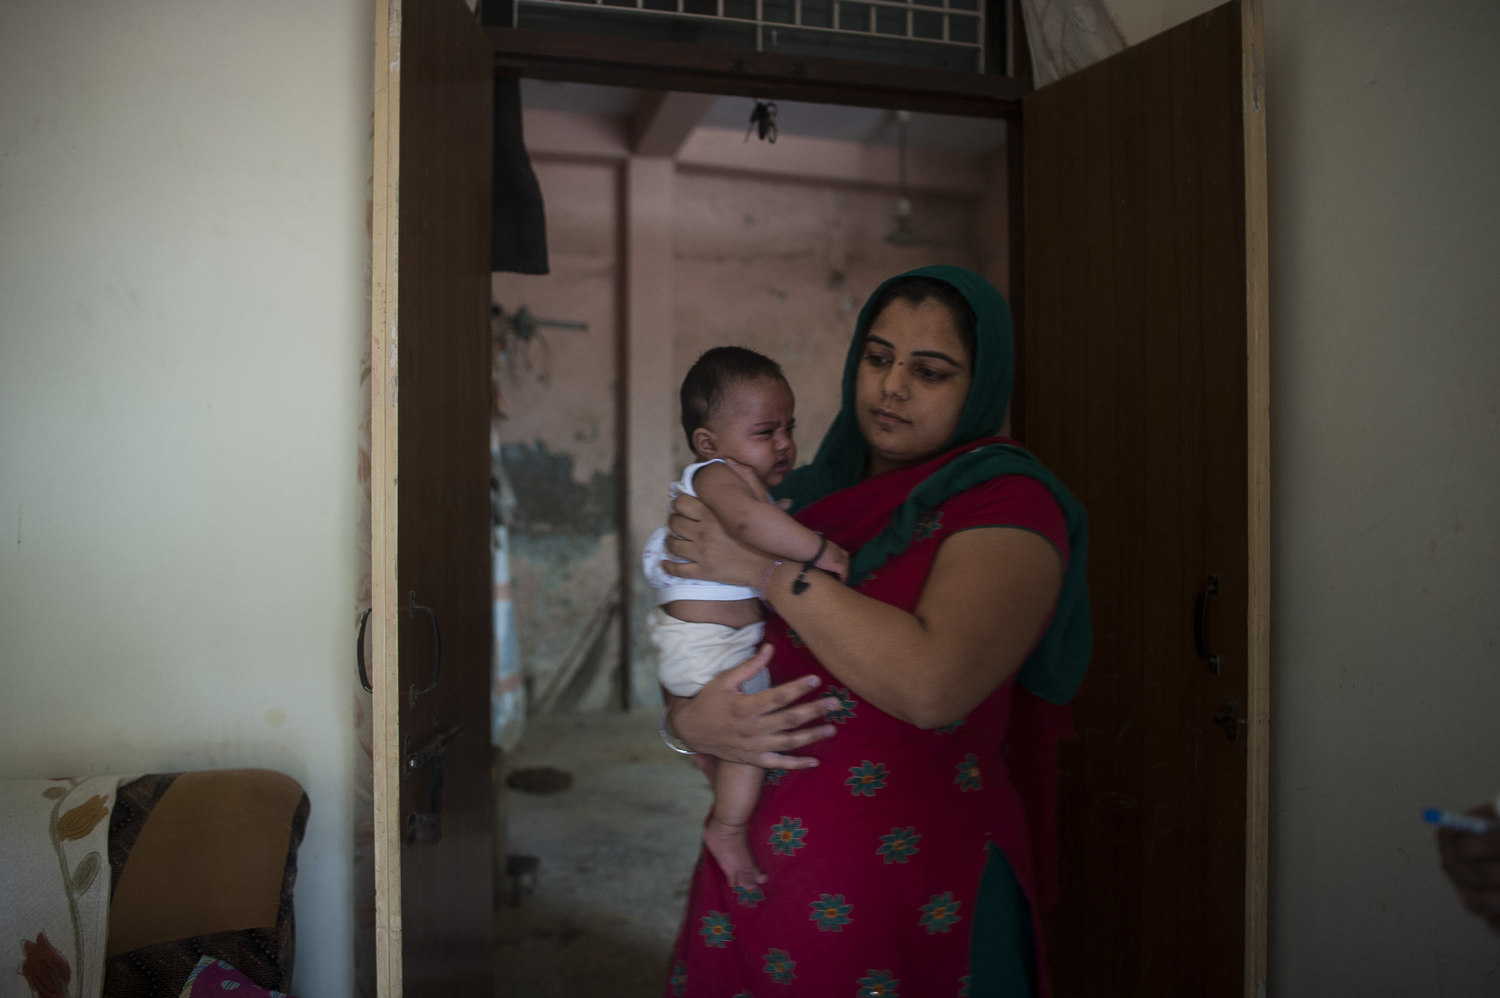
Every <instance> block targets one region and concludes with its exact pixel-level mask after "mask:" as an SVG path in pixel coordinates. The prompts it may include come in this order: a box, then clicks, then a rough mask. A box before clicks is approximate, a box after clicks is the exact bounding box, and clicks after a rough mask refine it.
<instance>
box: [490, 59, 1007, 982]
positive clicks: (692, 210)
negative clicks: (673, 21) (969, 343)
mask: <svg viewBox="0 0 1500 998" xmlns="http://www.w3.org/2000/svg"><path fill="white" fill-rule="evenodd" d="M767 103H772V102H768V101H766V100H756V99H755V98H752V97H746V96H718V95H699V94H685V93H672V92H669V93H662V92H657V91H648V90H643V89H635V88H623V87H605V86H599V85H591V84H580V83H565V82H551V81H540V80H531V79H527V80H523V81H522V104H523V108H524V110H525V138H526V144H527V147H528V150H529V152H530V155H531V159H532V163H533V166H534V169H535V171H536V174H537V177H538V180H539V182H540V185H541V188H542V192H543V198H544V201H545V204H546V210H547V225H548V233H547V239H548V248H549V257H550V271H551V272H550V273H549V274H546V275H519V274H509V273H497V274H495V275H493V278H492V293H493V299H494V301H495V303H496V304H497V306H498V307H499V310H500V313H501V314H502V315H506V316H517V315H520V314H522V310H523V309H524V310H525V314H526V315H529V316H531V317H533V318H534V319H535V320H536V321H535V323H534V325H533V328H532V329H531V330H530V332H529V334H528V335H524V336H523V335H519V333H517V332H514V331H511V330H510V329H509V328H506V329H504V330H501V331H500V335H502V336H503V337H504V339H503V342H502V346H503V347H504V350H503V351H502V356H501V362H500V364H499V365H498V367H497V372H498V373H497V388H498V392H499V396H500V398H502V399H503V412H504V416H503V417H497V419H496V421H495V425H494V439H495V441H496V449H497V451H498V453H499V455H500V461H499V469H498V471H499V477H500V479H501V480H502V483H503V484H502V486H501V489H500V491H501V493H502V494H503V495H505V496H506V497H507V498H506V499H505V502H504V504H503V505H504V509H503V519H504V525H505V528H506V536H507V542H506V548H507V554H508V556H509V579H510V590H509V598H510V600H511V612H512V615H513V618H514V630H515V633H514V637H515V646H516V650H517V653H518V654H519V657H520V659H521V663H522V665H521V668H522V671H523V674H524V676H525V680H524V689H525V691H526V696H525V697H524V698H523V699H524V700H525V701H526V705H525V706H524V707H521V708H517V710H518V711H519V713H518V716H516V717H515V718H513V719H510V720H507V721H506V722H504V723H505V724H508V725H510V726H511V734H509V735H508V736H507V737H506V738H505V739H504V741H506V742H507V743H508V750H507V751H505V752H503V753H502V766H501V768H502V775H501V779H500V780H499V781H498V789H497V793H498V794H499V795H500V799H499V800H498V801H497V826H496V827H497V841H498V842H499V843H502V845H500V846H499V848H498V849H497V866H498V868H499V869H500V870H501V871H502V875H503V876H505V877H506V879H505V880H504V882H503V884H502V889H501V890H500V891H499V897H498V898H497V900H498V902H499V913H498V915H497V925H498V929H499V931H498V937H499V940H500V959H499V961H498V963H499V974H500V977H501V980H502V981H503V982H511V984H512V986H513V987H515V988H518V989H519V990H518V992H517V993H526V994H537V995H545V994H549V993H551V991H549V990H546V989H549V988H555V989H556V993H558V994H563V993H594V991H595V990H599V987H600V983H601V982H600V981H599V980H598V979H597V978H590V979H583V978H571V977H569V975H574V974H583V973H589V974H600V973H602V974H604V975H606V977H607V982H608V984H609V986H610V988H611V993H613V994H622V993H623V994H635V993H637V991H636V990H632V988H636V989H638V990H639V993H641V994H652V995H655V994H659V993H660V989H661V984H662V981H663V980H664V975H665V973H666V962H667V957H668V953H669V949H670V946H671V943H672V937H673V934H674V933H675V930H676V926H677V920H678V919H679V918H680V915H681V907H682V898H683V894H684V892H685V890H686V885H687V882H688V878H689V875H690V873H691V866H692V862H693V857H694V855H695V853H696V851H697V843H698V841H699V840H698V834H699V830H700V828H699V826H700V823H701V820H702V816H703V815H704V814H705V813H706V811H707V808H708V804H709V794H708V788H707V785H706V784H705V782H704V781H703V780H702V778H701V777H700V776H699V775H698V773H697V771H696V770H695V769H694V768H693V767H692V766H691V764H690V763H689V762H688V761H687V760H686V759H685V758H684V757H681V756H676V755H673V754H672V753H670V752H668V751H667V749H666V748H665V747H663V746H662V745H661V744H660V742H659V740H658V738H657V733H656V731H655V727H656V712H657V710H658V709H659V706H660V702H661V701H660V697H659V692H658V689H657V686H656V680H655V673H654V664H655V663H654V656H653V653H652V651H651V649H650V646H649V642H647V641H646V640H645V638H644V636H643V634H642V633H641V629H640V628H639V627H638V626H637V622H638V621H642V620H643V619H644V614H645V610H646V609H647V608H648V604H647V603H646V602H645V600H646V597H645V595H644V594H643V593H642V591H641V585H640V582H639V576H640V549H641V545H642V543H643V542H644V540H645V537H646V536H647V535H648V534H649V533H650V531H651V530H654V529H655V528H656V527H657V526H659V525H660V523H661V521H662V518H663V517H664V516H665V513H666V504H665V495H666V485H667V483H668V482H669V481H670V480H671V479H673V478H675V477H676V474H677V472H679V471H680V469H681V468H682V466H684V465H685V464H687V463H689V462H690V460H691V457H690V454H689V451H688V448H687V442H686V441H685V440H684V439H682V433H681V431H680V428H679V425H678V422H677V388H678V384H679V383H680V380H681V377H682V375H683V374H684V373H685V371H686V369H687V367H688V366H689V365H690V364H691V363H692V362H693V360H695V359H696V358H697V356H698V355H699V354H700V353H701V352H702V351H703V350H706V349H708V348H709V347H711V346H716V345H722V344H739V345H743V346H747V347H750V348H752V349H755V350H758V351H760V352H762V353H764V354H766V355H767V356H770V357H772V358H773V359H775V360H777V361H778V362H780V363H781V364H782V365H783V367H784V369H785V370H786V373H787V375H788V378H789V380H790V382H791V385H792V388H793V391H794V393H795V395H796V398H797V420H798V426H799V430H798V446H799V451H800V453H801V460H803V461H805V460H807V459H809V458H810V457H811V456H812V454H813V453H814V452H815V451H816V449H817V444H818V442H819V440H820V438H821V436H822V434H823V432H824V430H825V429H826V427H827V426H828V424H829V423H830V422H831V421H832V418H833V416H834V414H835V412H836V410H837V407H838V398H837V391H838V390H837V386H838V383H839V378H840V372H841V370H842V365H843V359H844V352H845V349H846V347H847V344H848V338H849V336H850V334H851V333H852V330H853V325H854V319H855V316H856V315H857V312H858V309H859V307H860V305H861V304H863V301H864V299H865V297H866V296H867V295H868V294H869V293H870V291H872V290H873V289H874V287H875V286H876V285H877V284H878V283H879V282H880V281H881V280H883V279H885V278H886V277H889V276H890V275H891V274H894V273H899V272H901V271H903V270H907V269H910V268H912V267H916V266H920V265H923V264H926V263H934V262H943V263H956V264H960V265H964V266H968V267H970V268H972V269H974V270H977V271H980V272H982V273H985V274H986V275H987V276H989V277H990V278H991V280H993V281H994V282H995V283H996V285H997V286H999V287H1000V288H1001V289H1002V290H1007V289H1008V285H1009V283H1010V274H1011V258H1010V252H1009V248H1010V245H1011V228H1012V222H1013V218H1012V213H1011V210H1010V205H1011V194H1010V191H1011V184H1010V179H1009V178H1010V173H1009V171H1010V165H1009V150H1008V149H1007V145H1006V136H1007V124H1006V122H1005V121H1004V120H1002V119H1000V118H998V117H997V118H989V119H983V118H974V117H963V116H957V115H943V114H935V113H931V112H922V111H916V112H901V113H898V111H896V110H894V109H889V108H870V107H860V106H853V105H832V104H821V103H812V102H803V101H795V100H779V101H775V102H774V103H773V104H772V106H773V107H774V115H775V118H774V122H775V126H776V128H775V133H774V141H771V140H770V138H769V137H766V136H763V135H762V134H760V133H761V131H762V130H761V129H760V128H758V127H757V123H756V118H755V115H756V114H757V110H758V109H763V108H764V106H765V105H766V104H767ZM759 113H760V114H761V116H762V120H763V119H764V115H765V111H764V110H760V112H759ZM549 771H550V775H549ZM560 774H566V775H565V776H563V775H560ZM563 783H566V784H567V789H562V790H555V792H551V793H548V792H539V791H545V790H547V789H551V788H556V787H558V786H559V785H561V784H563ZM507 784H509V786H507ZM533 861H535V862H533ZM507 867H509V873H508V874H506V873H505V872H504V871H506V870H507ZM584 946H587V947H588V948H587V952H589V953H590V954H591V957H590V959H589V960H585V961H580V960H576V959H575V960H569V959H568V958H567V955H568V953H569V952H584V950H582V949H578V948H577V947H584ZM584 965H588V966H587V967H586V966H584ZM632 982H634V983H632Z"/></svg>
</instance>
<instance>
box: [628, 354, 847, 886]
mask: <svg viewBox="0 0 1500 998" xmlns="http://www.w3.org/2000/svg"><path fill="white" fill-rule="evenodd" d="M681 394H682V428H683V430H684V431H685V432H686V433H687V439H688V445H689V446H690V447H692V449H693V453H694V454H695V455H696V456H697V457H698V462H699V463H697V464H691V465H688V467H687V468H685V469H684V470H683V472H682V478H681V479H680V480H679V481H677V482H674V483H673V484H672V486H671V489H670V490H669V491H670V492H671V495H672V497H673V498H674V499H675V498H676V497H677V496H679V495H681V494H682V493H684V492H686V493H688V494H689V495H696V496H697V497H698V498H699V499H700V500H702V501H703V503H704V505H706V506H708V508H709V509H711V510H713V512H714V513H715V515H716V516H717V517H718V518H719V520H720V522H721V523H723V525H724V528H725V530H727V531H728V532H729V533H730V534H731V535H733V536H734V537H735V538H737V539H739V540H740V541H743V542H744V543H746V544H748V545H751V546H752V547H756V548H759V549H760V550H762V551H764V552H766V553H767V554H769V555H771V556H773V557H776V558H784V559H786V560H788V561H800V562H804V563H810V564H811V565H812V566H813V567H814V568H821V569H823V570H825V571H828V572H831V573H832V574H834V575H836V576H838V577H839V578H840V579H843V578H844V576H845V575H846V574H847V572H848V569H849V555H848V552H846V551H844V549H843V548H840V547H839V546H838V545H837V544H831V543H828V542H827V540H826V539H825V538H824V537H823V536H821V535H820V534H818V533H815V532H814V531H812V530H809V529H808V528H807V527H804V526H802V525H801V524H800V523H798V522H797V521H796V520H794V519H792V518H791V517H790V516H789V515H787V514H786V513H785V512H784V511H783V510H782V509H781V508H780V507H779V506H777V505H776V504H775V503H774V502H773V501H772V499H771V497H770V495H769V492H768V490H769V489H772V488H774V487H775V486H777V485H779V484H781V480H782V479H783V478H785V477H786V473H787V472H788V471H790V470H791V469H792V466H793V465H794V464H795V463H796V461H797V445H796V444H794V443H793V442H792V430H793V429H794V428H795V425H796V421H795V420H794V419H793V417H792V409H793V400H792V389H791V386H790V385H788V384H787V381H786V377H785V376H784V375H783V374H782V373H781V366H780V365H778V364H777V363H776V362H775V361H773V360H771V359H770V358H768V357H764V356H762V355H760V354H758V353H756V352H755V351H753V350H747V349H745V348H744V347H715V348H714V349H712V350H709V351H708V352H707V353H705V354H704V355H703V356H702V357H699V358H698V361H697V363H695V364H694V365H693V366H692V369H691V370H689V371H688V373H687V377H686V378H684V379H683V382H682V393H681ZM666 537H667V530H666V528H665V527H663V528H662V529H660V530H658V531H657V532H656V533H655V534H653V535H652V536H651V539H650V541H648V542H647V544H646V550H645V554H644V568H645V572H646V580H647V582H649V583H650V584H651V586H652V588H653V589H654V590H655V596H656V603H657V607H656V609H654V610H652V611H651V616H650V619H649V621H648V622H647V629H648V630H649V632H650V634H651V639H652V641H653V642H654V643H655V645H656V649H657V652H658V654H659V656H660V659H659V661H660V664H659V667H658V674H659V676H660V679H661V684H662V686H663V687H665V688H666V690H667V691H668V692H669V693H672V694H674V695H676V696H684V697H686V696H692V695H693V694H695V693H697V692H698V690H699V689H700V688H701V687H702V686H703V684H704V683H706V682H708V681H709V680H710V679H712V678H713V677H714V676H716V675H718V674H719V673H720V672H723V671H724V670H725V669H728V668H730V667H731V666H735V665H738V664H740V663H741V662H743V661H745V660H746V659H747V658H749V657H750V656H751V655H752V654H754V653H755V649H756V647H757V646H758V645H759V644H760V639H761V635H762V633H763V632H764V631H765V624H764V622H763V616H762V611H761V603H760V600H759V598H758V595H759V594H758V593H756V591H755V590H754V589H749V588H746V587H743V586H727V585H722V584H720V583H717V582H706V581H701V580H696V579H679V578H676V577H674V576H671V575H668V574H667V573H666V572H665V571H663V569H662V567H661V562H662V560H663V559H666V560H674V559H672V556H671V555H670V554H668V553H667V551H666V548H665V541H666ZM769 685H770V677H769V675H768V674H767V672H766V671H765V670H764V669H763V670H761V672H760V674H759V675H757V676H756V677H755V678H754V679H752V680H750V681H749V682H747V683H745V684H744V686H743V687H742V690H743V692H746V693H757V692H759V691H761V690H764V689H766V688H768V687H769ZM763 779H764V774H763V773H762V771H761V770H760V768H759V767H756V766H750V765H746V764H743V763H730V762H723V761H720V762H719V764H718V767H717V770H716V771H715V773H714V776H713V784H714V807H713V813H712V815H711V816H710V817H709V820H708V824H707V826H706V827H705V828H704V831H703V842H704V845H705V846H706V847H707V849H708V851H709V853H710V854H711V855H712V856H713V857H714V859H715V860H717V861H718V864H719V868H720V869H722V870H723V871H724V875H725V876H726V877H728V878H729V882H730V884H732V885H734V886H737V887H753V886H755V885H756V884H760V883H764V882H765V879H766V877H765V874H763V873H761V871H760V870H759V869H758V868H757V867H756V865H755V860H754V858H753V857H752V856H751V854H750V845H749V842H748V840H747V839H746V837H745V826H746V824H747V823H748V822H749V820H750V812H751V811H752V810H753V809H754V807H755V801H756V798H757V797H758V795H759V794H760V785H761V782H762V780H763Z"/></svg>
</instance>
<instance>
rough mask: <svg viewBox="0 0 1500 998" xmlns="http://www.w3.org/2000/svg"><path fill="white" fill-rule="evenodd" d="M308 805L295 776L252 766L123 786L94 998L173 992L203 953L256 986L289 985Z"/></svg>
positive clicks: (113, 825) (163, 996)
mask: <svg viewBox="0 0 1500 998" xmlns="http://www.w3.org/2000/svg"><path fill="white" fill-rule="evenodd" d="M308 807H309V805H308V800H307V795H306V794H305V793H303V791H302V788H301V786H300V785H298V783H297V782H296V781H295V780H293V779H291V778H290V777H288V776H285V775H283V774H281V773H275V772H271V771H269V770H261V769H239V770H210V771H195V772H188V773H166V774H153V775H150V776H144V777H141V778H140V779H138V780H134V781H132V782H129V783H124V784H121V785H120V788H119V791H118V793H117V795H116V800H115V810H114V813H113V815H112V816H111V821H110V830H109V853H110V857H109V858H110V871H111V878H112V880H113V886H114V891H113V895H112V899H111V902H110V924H109V943H108V952H107V954H106V966H105V976H104V992H103V998H177V996H178V995H179V994H180V993H181V992H182V989H183V987H184V985H185V984H186V983H187V981H188V978H189V975H190V974H192V973H193V971H194V969H195V967H196V966H197V965H198V964H199V962H200V961H201V958H203V957H205V956H208V957H212V958H214V959H215V960H223V961H225V962H227V963H229V964H231V965H232V966H233V967H235V968H238V971H239V972H240V973H243V974H244V975H245V977H246V978H248V980H249V981H251V982H253V983H254V984H255V985H256V986H258V987H260V988H263V989H266V990H285V989H286V988H287V987H289V986H290V984H291V978H292V961H293V957H294V955H295V932H294V918H293V911H292V888H293V885H294V883H295V881H296V878H297V850H298V848H299V847H300V845H301V843H302V835H303V832H304V830H305V829H306V827H307V815H308ZM252 993H253V992H252Z"/></svg>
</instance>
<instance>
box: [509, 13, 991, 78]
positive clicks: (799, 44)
mask: <svg viewBox="0 0 1500 998" xmlns="http://www.w3.org/2000/svg"><path fill="white" fill-rule="evenodd" d="M987 5H988V0H520V2H519V3H518V4H517V13H518V21H519V23H520V24H521V25H522V26H523V27H524V26H525V25H526V22H527V20H528V15H533V14H534V15H541V16H544V17H545V16H547V15H548V14H549V13H550V14H555V15H571V16H572V17H574V18H576V17H577V16H578V15H579V14H580V13H581V12H582V11H581V10H580V8H593V9H595V10H597V11H598V12H599V15H605V16H607V17H608V18H609V19H610V20H617V19H618V18H619V17H621V16H622V15H623V16H631V15H639V16H640V17H641V18H642V19H657V20H658V21H659V22H665V21H676V22H677V23H678V24H679V25H683V26H687V25H692V24H695V23H696V24H697V25H699V26H701V27H703V28H710V26H721V27H725V28H728V27H731V26H733V28H735V29H736V30H737V31H740V32H743V34H742V35H741V36H740V37H745V38H746V40H747V41H748V40H749V38H750V37H751V36H753V43H754V49H755V51H757V52H778V51H789V52H795V51H799V50H800V51H802V52H804V53H806V52H807V51H808V48H809V46H810V45H816V46H821V47H822V48H823V49H824V50H826V52H827V54H830V55H837V56H840V57H843V58H859V57H860V53H861V52H862V51H871V50H873V49H880V50H881V51H883V52H884V53H885V54H884V55H870V56H869V57H870V58H876V59H879V60H880V61H889V62H900V61H904V60H902V59H901V58H900V56H899V52H900V49H901V48H902V47H903V46H905V47H908V48H921V49H924V50H926V51H928V52H938V53H941V52H942V51H944V50H946V51H949V52H950V53H951V56H952V58H951V59H945V60H944V61H949V62H952V64H953V65H956V66H959V65H961V66H964V67H966V68H968V69H970V70H971V71H983V68H984V66H985V43H986V39H987V37H988V34H989V32H988V31H987V29H986V24H985V17H986V11H985V7H986V6H987ZM596 16H598V15H596ZM600 21H601V27H602V22H603V18H602V17H601V18H600ZM599 33H601V34H608V33H610V32H608V31H607V30H601V31H600V32H599ZM746 47H749V46H748V45H747V46H746ZM939 57H940V58H941V55H939Z"/></svg>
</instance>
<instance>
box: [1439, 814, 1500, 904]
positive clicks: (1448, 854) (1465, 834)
mask: <svg viewBox="0 0 1500 998" xmlns="http://www.w3.org/2000/svg"><path fill="white" fill-rule="evenodd" d="M1424 817H1426V819H1427V820H1428V821H1430V822H1432V823H1433V824H1435V825H1437V826H1438V833H1437V835H1438V854H1439V855H1440V856H1441V857H1442V861H1443V872H1444V873H1446V874H1447V875H1448V879H1449V880H1451V881H1452V882H1453V886H1454V887H1455V888H1457V890H1458V896H1459V897H1460V898H1462V899H1463V902H1464V905H1465V907H1467V908H1468V909H1469V910H1470V911H1472V912H1474V914H1476V915H1478V916H1479V917H1481V918H1483V919H1484V920H1485V921H1486V922H1488V923H1489V926H1490V928H1491V929H1493V930H1494V931H1495V932H1497V933H1500V815H1497V813H1496V811H1495V805H1493V804H1486V805H1485V806H1483V807H1477V808H1474V809H1473V810H1471V811H1469V812H1468V813H1466V814H1455V813H1453V812H1450V811H1430V812H1427V813H1426V814H1425V815H1424Z"/></svg>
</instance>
